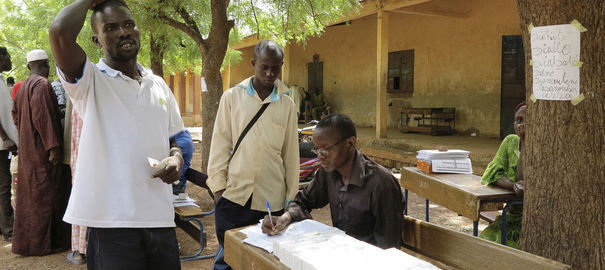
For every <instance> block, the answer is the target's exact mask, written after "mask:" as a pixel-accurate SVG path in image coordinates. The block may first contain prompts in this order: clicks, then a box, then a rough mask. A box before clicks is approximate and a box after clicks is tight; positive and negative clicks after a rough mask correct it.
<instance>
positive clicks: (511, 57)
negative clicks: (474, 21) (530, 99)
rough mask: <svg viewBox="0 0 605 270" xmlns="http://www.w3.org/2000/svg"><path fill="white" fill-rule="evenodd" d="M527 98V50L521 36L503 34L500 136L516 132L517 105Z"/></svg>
mask: <svg viewBox="0 0 605 270" xmlns="http://www.w3.org/2000/svg"><path fill="white" fill-rule="evenodd" d="M524 100H525V52H524V51H523V39H521V36H502V85H501V91H500V138H501V139H502V138H504V137H506V136H507V135H509V134H513V133H515V130H514V127H513V118H514V114H515V112H514V111H513V110H514V109H515V106H517V104H519V103H521V102H522V101H524Z"/></svg>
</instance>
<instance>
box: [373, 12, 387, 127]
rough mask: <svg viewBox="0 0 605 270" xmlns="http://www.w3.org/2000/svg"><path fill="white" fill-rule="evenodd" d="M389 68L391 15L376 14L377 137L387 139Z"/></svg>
mask: <svg viewBox="0 0 605 270" xmlns="http://www.w3.org/2000/svg"><path fill="white" fill-rule="evenodd" d="M388 68H389V13H387V12H385V11H383V10H382V7H378V11H377V12H376V137H377V138H386V137H387V71H388Z"/></svg>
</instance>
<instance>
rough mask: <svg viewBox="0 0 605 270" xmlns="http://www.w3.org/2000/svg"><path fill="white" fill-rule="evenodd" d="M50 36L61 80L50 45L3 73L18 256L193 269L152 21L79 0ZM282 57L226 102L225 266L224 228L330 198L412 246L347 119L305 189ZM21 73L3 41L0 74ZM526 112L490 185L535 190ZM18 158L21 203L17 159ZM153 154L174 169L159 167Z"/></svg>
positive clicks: (321, 149) (335, 117)
mask: <svg viewBox="0 0 605 270" xmlns="http://www.w3.org/2000/svg"><path fill="white" fill-rule="evenodd" d="M89 10H92V14H91V17H90V25H91V27H92V30H93V36H92V42H94V44H95V45H97V46H98V47H100V48H101V49H102V50H103V55H104V56H103V58H102V59H100V60H99V62H98V63H96V64H95V63H92V62H91V61H90V59H89V58H88V57H87V55H86V52H85V51H84V50H83V49H82V47H81V46H80V45H79V44H78V43H77V41H76V38H77V36H78V34H79V33H80V31H81V29H82V27H83V25H84V21H85V19H86V15H87V13H88V11H89ZM49 34H50V45H51V48H52V53H53V54H52V55H53V56H54V60H55V63H56V66H57V67H56V68H57V69H56V70H57V75H58V79H57V80H55V81H53V82H51V81H50V80H49V79H48V76H49V70H50V67H49V64H48V63H49V59H48V55H47V53H46V52H45V51H43V50H39V49H36V50H32V51H31V52H29V53H28V54H27V62H28V64H27V65H28V68H29V70H30V76H29V77H28V78H27V79H26V80H24V81H23V82H19V83H17V84H15V86H14V87H16V88H14V87H13V89H12V91H11V89H9V87H8V84H7V83H6V82H5V79H4V77H2V75H1V74H0V87H1V88H0V95H1V96H0V101H1V103H0V105H1V107H0V138H1V139H2V144H0V232H1V233H2V235H3V236H4V239H5V240H7V241H11V240H12V251H13V252H14V253H16V254H21V255H25V256H31V255H45V254H51V253H54V252H58V251H64V250H67V249H69V248H70V247H71V250H72V252H70V253H69V255H68V258H67V259H68V260H69V261H70V262H73V263H77V264H81V263H87V266H88V269H180V261H179V251H178V250H179V248H178V243H177V239H176V233H175V223H174V210H173V204H172V202H173V197H172V194H173V192H174V193H180V192H184V189H185V184H186V179H185V178H184V172H185V171H186V170H187V168H188V166H189V164H190V161H191V158H192V153H193V144H192V141H191V135H190V134H189V132H188V131H187V130H186V129H185V128H184V124H183V120H182V119H181V115H180V111H179V108H178V105H177V102H176V100H175V97H174V95H173V94H172V92H171V90H170V88H169V87H168V86H167V85H166V83H165V82H164V80H163V79H162V78H160V77H158V76H156V75H154V74H153V73H152V72H151V70H149V69H147V68H144V67H143V66H141V65H140V64H139V63H138V62H137V55H138V52H139V47H140V37H139V30H138V28H137V26H136V23H135V20H134V18H133V16H132V14H131V12H130V10H129V8H128V6H127V5H126V4H125V3H124V2H123V1H121V0H77V1H75V2H73V3H71V4H69V5H67V6H66V7H65V8H63V9H62V10H61V11H60V12H59V13H58V14H57V16H56V18H55V20H54V21H53V22H52V24H51V26H50V30H49ZM284 56H285V55H284V50H283V49H282V47H281V46H280V45H279V44H277V43H276V42H273V41H270V40H265V41H262V42H260V43H258V44H257V45H256V47H255V49H254V59H253V60H252V62H251V65H252V69H253V71H254V75H253V76H251V77H249V78H247V79H245V80H244V81H242V82H240V83H239V84H237V85H236V86H234V87H232V88H230V89H228V90H227V91H225V93H224V94H223V95H222V97H221V99H220V103H219V109H218V112H217V114H216V121H215V126H214V131H213V135H212V144H211V148H210V157H209V161H208V168H207V173H208V176H209V178H208V181H207V184H208V186H209V188H210V190H211V191H212V192H213V193H214V198H215V206H216V213H215V225H216V226H215V227H216V234H217V238H218V242H219V248H218V253H217V256H216V257H215V260H214V269H230V267H229V265H228V264H227V263H226V262H225V260H224V255H223V254H224V246H223V245H224V234H225V231H227V230H229V229H233V228H237V227H241V226H245V225H251V224H255V223H257V222H258V221H259V219H263V224H262V225H263V226H262V230H263V232H265V233H266V234H269V235H275V234H277V233H279V232H280V231H282V230H284V229H285V228H286V227H287V226H288V224H290V223H292V222H296V221H300V220H303V219H309V218H312V216H311V214H310V213H311V211H312V210H313V209H317V208H321V207H324V206H326V205H329V206H330V210H331V217H332V223H333V225H334V226H335V227H338V228H340V229H342V230H343V231H345V232H346V233H347V234H348V235H350V236H352V237H355V238H357V239H359V240H362V241H366V242H368V243H371V244H373V245H376V246H378V247H381V248H389V247H400V246H401V244H402V242H401V232H402V227H401V226H402V221H403V206H404V201H403V196H402V192H401V188H400V185H399V183H398V181H397V180H396V179H395V178H394V176H393V175H392V174H391V172H390V171H389V170H387V169H386V168H384V167H382V166H381V165H379V164H377V163H376V162H374V161H372V160H371V159H370V158H368V157H367V156H366V155H364V154H363V153H362V152H360V151H359V150H358V149H357V147H356V145H357V132H356V129H355V125H354V123H353V121H352V120H351V119H350V118H349V117H348V116H346V115H343V114H330V115H327V116H326V117H324V118H322V119H321V120H320V121H319V122H318V124H317V127H316V130H315V132H314V134H313V144H314V148H313V150H312V151H313V152H314V153H315V154H316V155H317V156H318V158H319V160H320V163H321V168H320V169H318V171H317V172H316V174H315V178H314V180H313V182H311V184H310V185H309V186H307V187H306V188H305V189H304V190H300V191H299V188H298V179H299V146H298V136H297V122H298V118H299V112H300V110H299V108H297V104H296V102H295V101H293V99H292V98H290V97H288V96H287V93H288V92H289V91H288V87H287V86H286V85H285V84H284V83H283V82H281V81H280V80H279V79H278V76H279V74H280V72H281V69H282V65H283V59H284ZM11 69H12V64H11V58H10V54H9V52H8V51H7V50H6V48H0V72H4V71H9V70H11ZM7 81H8V80H7ZM11 94H12V96H13V97H12V98H11ZM311 98H312V99H313V102H314V103H317V104H318V106H317V108H314V109H313V116H314V117H316V118H319V117H320V116H321V113H322V112H323V111H324V110H325V109H326V107H327V102H326V100H325V97H324V96H322V95H320V93H318V91H317V89H313V91H312V96H311ZM13 99H14V100H13ZM298 100H300V99H298ZM524 110H525V107H524V106H521V107H520V108H519V109H517V114H516V116H515V117H516V118H515V123H516V126H515V130H516V131H517V134H518V136H517V135H514V136H509V137H507V139H506V140H505V142H504V143H503V146H502V147H501V149H500V150H499V151H498V158H497V159H494V161H493V162H492V163H490V165H489V167H488V169H487V171H486V174H485V175H484V177H483V183H485V184H496V185H499V186H503V187H505V188H511V189H514V190H516V191H517V190H520V191H522V190H523V187H522V183H523V182H522V176H521V175H520V174H519V173H518V171H519V168H520V166H521V165H520V164H521V162H520V161H519V151H520V150H521V147H522V145H523V139H524V126H523V125H524V122H523V121H524V115H525V114H524V112H525V111H524ZM17 154H18V171H17V175H16V176H17V177H16V179H17V181H15V182H17V184H16V201H15V203H14V206H15V207H14V209H13V206H12V205H11V183H12V182H13V181H12V180H11V178H12V176H11V173H10V171H9V166H10V162H11V161H10V159H9V157H13V159H14V157H15V156H17ZM148 157H150V158H153V159H157V160H161V161H162V163H163V164H165V165H166V166H165V167H163V168H161V169H158V170H154V168H152V167H150V166H149V164H148V161H147V160H148ZM76 165H77V166H76ZM173 183H178V184H177V185H175V186H174V188H173V187H172V186H171V185H172V184H173ZM267 206H269V208H268V207H267ZM13 210H14V214H13ZM268 212H270V213H271V214H272V215H273V216H275V217H276V218H274V219H269V218H268V217H267V214H268ZM513 212H515V211H513ZM515 213H516V212H515ZM13 216H14V221H13ZM514 220H515V219H514V218H511V219H509V222H515V221H514ZM70 225H71V228H70ZM519 226H520V224H519ZM70 229H71V232H70ZM488 229H489V228H488ZM517 232H518V230H516V229H515V230H512V234H514V233H517ZM488 234H489V235H492V234H493V235H495V234H496V233H495V231H494V232H491V231H490V230H486V231H484V233H483V234H482V237H486V238H489V237H488V236H487V235H488ZM513 238H514V237H513ZM494 240H495V239H494ZM511 242H514V241H511Z"/></svg>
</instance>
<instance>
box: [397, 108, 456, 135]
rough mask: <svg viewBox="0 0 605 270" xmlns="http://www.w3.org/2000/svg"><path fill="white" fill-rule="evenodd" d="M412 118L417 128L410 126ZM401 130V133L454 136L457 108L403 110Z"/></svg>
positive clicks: (400, 121)
mask: <svg viewBox="0 0 605 270" xmlns="http://www.w3.org/2000/svg"><path fill="white" fill-rule="evenodd" d="M410 115H412V117H410ZM410 118H412V119H414V120H415V121H416V122H417V125H416V126H410V125H409V123H408V122H409V119H410ZM404 119H405V121H404ZM399 129H400V130H401V132H422V133H429V134H431V135H440V134H452V133H454V131H455V129H456V108H403V109H402V110H401V113H400V119H399Z"/></svg>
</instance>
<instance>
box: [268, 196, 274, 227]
mask: <svg viewBox="0 0 605 270" xmlns="http://www.w3.org/2000/svg"><path fill="white" fill-rule="evenodd" d="M267 209H268V210H269V221H271V226H273V218H272V217H271V206H270V205H269V201H267Z"/></svg>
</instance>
